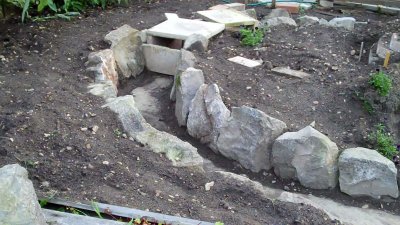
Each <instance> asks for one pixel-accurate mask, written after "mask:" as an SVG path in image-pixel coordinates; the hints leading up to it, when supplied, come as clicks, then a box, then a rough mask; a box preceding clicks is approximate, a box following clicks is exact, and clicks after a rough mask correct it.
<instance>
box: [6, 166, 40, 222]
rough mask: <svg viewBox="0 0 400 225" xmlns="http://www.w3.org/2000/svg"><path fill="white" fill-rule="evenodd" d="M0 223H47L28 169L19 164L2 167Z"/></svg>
mask: <svg viewBox="0 0 400 225" xmlns="http://www.w3.org/2000/svg"><path fill="white" fill-rule="evenodd" d="M0 224H4V225H46V222H45V219H44V216H43V214H42V211H41V208H40V205H39V202H38V199H37V197H36V193H35V190H34V188H33V184H32V182H31V181H30V180H29V179H28V171H26V169H25V168H23V167H21V166H19V165H17V164H13V165H6V166H3V167H2V168H1V169H0Z"/></svg>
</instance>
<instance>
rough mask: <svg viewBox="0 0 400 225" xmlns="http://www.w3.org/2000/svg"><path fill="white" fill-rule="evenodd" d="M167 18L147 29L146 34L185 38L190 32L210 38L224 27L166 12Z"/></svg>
mask: <svg viewBox="0 0 400 225" xmlns="http://www.w3.org/2000/svg"><path fill="white" fill-rule="evenodd" d="M167 17H168V18H169V19H168V20H167V21H164V22H162V23H160V24H158V25H156V26H154V27H152V28H150V29H149V30H148V31H147V34H148V35H152V36H157V37H164V38H171V39H180V40H186V38H188V37H189V36H190V35H192V34H201V35H203V36H204V37H207V38H211V37H213V36H215V35H217V34H219V33H220V32H222V31H223V30H224V29H225V25H224V24H219V23H211V22H205V21H199V20H189V19H183V18H179V17H177V16H174V15H173V14H168V15H167Z"/></svg>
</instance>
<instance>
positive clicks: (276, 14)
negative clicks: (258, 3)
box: [263, 9, 290, 20]
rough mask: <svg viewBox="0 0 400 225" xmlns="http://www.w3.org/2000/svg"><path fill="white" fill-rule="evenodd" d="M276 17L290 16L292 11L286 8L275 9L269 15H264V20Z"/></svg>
mask: <svg viewBox="0 0 400 225" xmlns="http://www.w3.org/2000/svg"><path fill="white" fill-rule="evenodd" d="M276 17H288V18H290V13H289V12H288V11H287V10H286V9H273V10H272V11H271V12H270V13H269V14H268V16H266V17H264V19H263V20H267V19H272V18H276Z"/></svg>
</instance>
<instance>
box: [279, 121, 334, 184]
mask: <svg viewBox="0 0 400 225" xmlns="http://www.w3.org/2000/svg"><path fill="white" fill-rule="evenodd" d="M338 154H339V150H338V147H337V146H336V144H335V143H333V142H332V141H331V140H329V138H328V137H326V136H325V135H323V134H322V133H320V132H319V131H317V130H315V129H314V128H312V127H311V126H307V127H305V128H303V129H302V130H300V131H298V132H287V133H285V134H283V135H282V136H280V137H278V139H276V141H275V143H274V145H273V148H272V163H273V166H274V172H275V174H276V175H277V176H279V177H281V178H283V179H297V180H299V182H300V183H301V184H302V185H303V186H305V187H308V188H314V189H327V188H334V187H335V186H336V184H337V179H338V178H337V177H338V174H337V158H338Z"/></svg>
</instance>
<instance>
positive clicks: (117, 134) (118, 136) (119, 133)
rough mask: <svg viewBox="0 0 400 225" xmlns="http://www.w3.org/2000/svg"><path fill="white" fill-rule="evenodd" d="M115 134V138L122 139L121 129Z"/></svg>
mask: <svg viewBox="0 0 400 225" xmlns="http://www.w3.org/2000/svg"><path fill="white" fill-rule="evenodd" d="M114 134H115V136H117V138H120V137H122V132H121V130H120V129H119V128H117V129H115V130H114Z"/></svg>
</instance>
